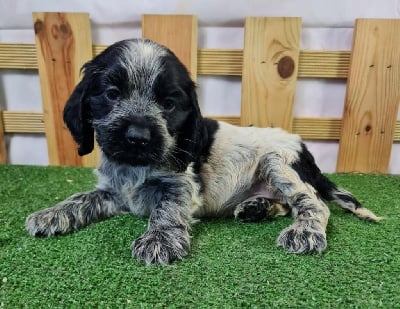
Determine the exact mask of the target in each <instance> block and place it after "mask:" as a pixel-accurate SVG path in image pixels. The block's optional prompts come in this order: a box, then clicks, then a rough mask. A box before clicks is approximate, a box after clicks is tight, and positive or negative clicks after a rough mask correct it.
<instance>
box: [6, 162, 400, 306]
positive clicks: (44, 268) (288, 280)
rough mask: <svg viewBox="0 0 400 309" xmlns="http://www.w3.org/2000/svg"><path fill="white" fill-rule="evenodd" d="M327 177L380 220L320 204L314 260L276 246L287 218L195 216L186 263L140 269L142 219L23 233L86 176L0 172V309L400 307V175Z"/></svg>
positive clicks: (88, 179)
mask: <svg viewBox="0 0 400 309" xmlns="http://www.w3.org/2000/svg"><path fill="white" fill-rule="evenodd" d="M328 177H329V178H330V179H331V180H333V181H335V182H337V183H338V184H340V185H342V186H344V187H345V188H346V189H348V190H350V191H352V192H353V193H354V194H355V195H356V196H357V197H358V198H359V199H360V201H361V202H363V203H364V204H365V206H367V207H369V208H370V209H371V210H373V211H375V212H376V213H377V214H378V215H381V216H384V217H386V220H385V221H384V222H382V223H379V224H374V223H369V222H365V221H361V220H359V219H357V218H356V217H354V216H352V215H350V214H348V213H345V212H344V211H343V210H342V209H339V208H337V207H336V206H334V205H331V204H330V205H329V207H330V209H331V211H332V215H331V218H330V222H329V224H328V229H327V236H328V248H327V250H326V251H324V253H322V254H313V255H293V254H289V253H286V252H285V251H283V249H281V248H278V247H276V245H275V240H276V237H277V236H278V235H279V232H280V231H281V230H282V229H283V228H284V227H286V226H287V225H289V224H290V222H291V219H290V218H279V219H276V220H274V221H272V222H263V223H257V224H254V223H250V224H241V223H238V222H234V221H233V220H229V219H227V220H204V221H202V222H200V223H198V224H196V225H195V226H194V227H193V230H192V236H193V239H192V250H191V253H190V255H189V256H188V257H187V258H186V259H184V260H183V261H178V262H175V263H173V265H171V266H168V267H166V266H155V267H154V266H153V267H147V266H145V265H144V263H142V262H139V261H136V260H134V259H133V258H131V250H130V246H131V243H132V241H133V240H134V239H135V238H137V237H138V236H139V235H140V234H141V233H142V232H143V231H144V230H145V228H146V225H147V223H146V220H145V219H140V218H135V217H132V216H129V215H127V216H121V217H116V218H113V219H109V220H106V221H103V222H100V223H98V224H95V225H91V226H89V227H87V228H85V229H83V230H81V231H78V232H76V233H74V234H70V235H66V236H58V237H53V238H48V239H38V238H33V237H30V236H28V235H27V234H26V232H25V230H24V221H25V218H26V216H27V215H28V214H30V213H31V212H32V211H34V210H38V209H41V208H45V207H49V206H51V205H53V204H54V203H56V202H57V201H60V200H62V199H64V198H66V197H67V196H69V195H70V194H72V193H75V192H78V191H85V190H88V189H91V188H92V187H93V185H94V184H95V181H96V180H95V177H94V176H93V173H92V171H91V170H90V169H84V168H65V167H62V168H57V167H32V166H11V165H4V166H0V185H1V186H0V308H23V307H26V308H47V307H49V308H70V307H73V308H74V307H77V308H154V307H156V308H157V307H159V308H165V307H172V308H174V307H177V308H203V307H204V308H206V307H208V308H209V307H211V308H235V307H252V308H257V307H258V308H265V307H273V306H276V307H292V308H295V307H302V308H306V307H315V308H327V307H341V308H376V307H385V308H395V307H399V306H400V293H399V291H400V221H399V219H400V177H399V176H375V175H336V174H334V175H328Z"/></svg>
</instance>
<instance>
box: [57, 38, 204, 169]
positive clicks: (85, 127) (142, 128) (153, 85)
mask: <svg viewBox="0 0 400 309" xmlns="http://www.w3.org/2000/svg"><path fill="white" fill-rule="evenodd" d="M83 70H84V76H83V79H82V81H81V82H80V83H79V84H78V85H77V86H76V88H75V90H74V92H73V93H72V95H71V97H70V99H69V100H68V102H67V104H66V106H65V109H64V121H65V123H66V124H67V126H68V128H69V130H70V131H71V134H72V136H73V137H74V139H75V141H76V142H77V143H78V145H79V149H78V152H79V154H80V155H85V154H87V153H90V152H91V151H92V150H93V139H94V133H96V134H95V135H96V139H97V142H98V144H99V146H100V148H101V150H102V152H103V153H104V154H105V156H107V158H108V159H109V160H112V161H115V162H117V163H123V164H129V165H157V164H163V163H165V161H166V160H169V161H171V160H173V161H175V162H176V163H177V165H178V166H179V167H180V168H181V169H184V168H186V166H187V165H188V164H189V163H190V162H192V161H196V160H198V157H199V153H200V151H201V147H202V143H203V139H204V138H205V136H206V131H205V129H204V125H203V119H202V117H201V113H200V110H199V106H198V103H197V95H196V91H195V84H194V83H193V81H192V80H191V78H190V76H189V74H188V72H187V70H186V68H185V67H184V65H183V64H182V63H181V62H180V61H179V60H178V59H177V57H176V56H175V55H174V54H173V53H172V52H171V51H170V50H168V49H167V48H166V47H164V46H161V45H158V44H156V43H154V42H152V41H150V40H144V39H143V40H142V39H134V40H125V41H121V42H118V43H115V44H113V45H111V46H110V47H108V48H107V49H106V50H105V51H104V52H102V53H101V54H100V55H98V56H97V57H95V58H94V59H93V60H91V61H90V62H88V63H86V64H85V65H84V67H83Z"/></svg>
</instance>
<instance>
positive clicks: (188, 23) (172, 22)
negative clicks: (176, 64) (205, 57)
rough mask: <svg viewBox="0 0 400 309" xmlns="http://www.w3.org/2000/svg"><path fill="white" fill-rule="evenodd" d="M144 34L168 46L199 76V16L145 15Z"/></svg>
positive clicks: (143, 22) (190, 70) (194, 77)
mask: <svg viewBox="0 0 400 309" xmlns="http://www.w3.org/2000/svg"><path fill="white" fill-rule="evenodd" d="M142 36H143V37H144V38H147V39H151V40H153V41H155V42H157V43H159V44H162V45H165V46H167V47H168V48H169V49H170V50H172V51H173V52H174V54H175V55H176V56H177V57H178V58H179V60H180V61H182V63H183V64H184V65H185V66H186V68H187V69H188V71H189V72H190V73H191V76H192V79H193V80H196V78H197V17H196V16H193V15H143V16H142Z"/></svg>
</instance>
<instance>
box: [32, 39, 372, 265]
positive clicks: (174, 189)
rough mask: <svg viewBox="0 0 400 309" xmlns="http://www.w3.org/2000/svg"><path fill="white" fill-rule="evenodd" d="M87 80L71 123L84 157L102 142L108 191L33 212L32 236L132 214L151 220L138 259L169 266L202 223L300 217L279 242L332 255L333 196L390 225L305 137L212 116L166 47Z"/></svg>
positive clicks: (121, 56) (130, 49)
mask: <svg viewBox="0 0 400 309" xmlns="http://www.w3.org/2000/svg"><path fill="white" fill-rule="evenodd" d="M84 73H85V74H84V78H83V79H82V81H81V82H80V83H79V84H78V85H77V87H76V89H75V90H74V92H73V94H72V95H71V98H70V99H69V101H68V102H67V104H66V107H65V110H64V120H65V122H66V124H67V126H68V128H69V129H70V131H71V134H72V136H73V137H74V139H75V141H76V142H77V144H78V146H79V149H78V152H79V154H80V155H85V154H87V153H89V152H91V151H92V150H93V144H94V141H93V139H94V136H96V138H97V142H98V144H99V146H100V149H101V160H100V164H99V166H98V168H97V170H96V174H97V176H98V184H97V186H96V188H95V189H94V190H93V191H91V192H85V193H78V194H75V195H73V196H71V197H69V198H67V199H66V200H65V201H62V202H61V203H59V204H57V205H55V206H53V207H51V208H48V209H44V210H41V211H38V212H35V213H33V214H31V215H30V216H28V218H27V219H26V229H27V231H28V233H29V234H31V235H34V236H46V237H47V236H52V235H56V234H65V233H69V232H73V231H75V230H78V229H80V228H83V227H85V226H87V225H88V224H91V223H93V222H96V221H99V220H102V219H105V218H108V217H112V216H115V215H120V214H126V213H131V214H133V215H137V216H145V217H148V218H149V220H148V227H147V230H146V231H145V232H144V234H143V235H142V236H140V237H139V238H138V239H136V240H135V241H134V242H133V244H132V255H133V256H134V257H136V258H138V259H141V260H144V261H145V262H146V263H147V264H169V263H171V262H172V261H173V260H176V259H181V258H183V257H184V256H186V255H187V254H188V252H189V250H190V234H189V233H190V226H191V224H192V223H193V222H194V221H195V220H196V218H201V217H236V218H237V219H239V220H241V221H245V222H247V221H260V220H264V219H270V218H272V217H275V216H276V215H285V214H291V215H292V216H293V218H294V222H293V223H292V224H291V225H290V226H289V227H287V228H286V229H284V230H283V231H282V232H281V234H280V236H279V237H278V240H277V243H278V245H279V246H282V247H283V248H285V249H286V250H288V251H289V252H294V253H306V252H320V251H322V250H324V249H325V248H326V246H327V241H326V233H325V231H326V226H327V223H328V217H329V209H328V207H327V206H326V204H325V202H324V200H329V201H333V202H336V203H337V204H338V205H339V206H340V207H342V208H344V209H346V210H349V211H351V212H353V213H354V214H355V215H357V216H359V217H361V218H366V219H370V220H372V221H378V220H379V219H380V218H379V217H377V216H375V215H374V214H373V213H372V212H371V211H369V210H368V209H366V208H364V207H362V206H361V204H360V203H359V202H358V201H357V200H356V199H355V198H354V197H353V196H352V195H351V194H350V193H349V192H347V191H345V190H344V189H342V188H340V187H337V186H336V185H335V184H334V183H332V182H330V181H329V180H328V179H327V178H326V177H325V176H323V175H322V174H321V172H320V170H319V169H318V167H317V166H316V165H315V162H314V159H313V158H312V156H311V154H310V153H309V152H308V150H307V149H306V147H305V145H304V144H303V143H302V141H301V139H300V137H299V136H297V135H293V134H289V133H287V132H285V131H284V130H281V129H279V128H254V127H248V128H240V127H236V126H232V125H230V124H227V123H223V122H216V121H214V120H210V119H205V118H203V117H202V116H201V113H200V110H199V106H198V103H197V96H196V92H195V85H194V83H193V82H192V80H191V79H190V76H189V73H188V72H187V71H186V69H185V68H184V66H183V65H182V64H181V63H180V62H179V60H178V59H177V58H176V57H175V55H174V54H173V53H172V52H171V51H169V50H168V49H167V48H165V47H163V46H160V45H158V44H156V43H154V42H152V41H150V40H140V39H137V40H126V41H121V42H118V43H116V44H114V45H112V46H110V47H109V48H108V49H106V50H105V51H104V52H103V53H102V54H100V55H99V56H97V57H96V58H94V59H93V60H92V61H90V62H89V63H87V64H86V65H85V66H84ZM94 133H96V134H94Z"/></svg>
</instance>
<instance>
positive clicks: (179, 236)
mask: <svg viewBox="0 0 400 309" xmlns="http://www.w3.org/2000/svg"><path fill="white" fill-rule="evenodd" d="M189 246H190V244H189V235H188V233H187V232H186V231H185V230H183V229H175V228H174V229H167V230H151V231H147V232H146V233H144V234H143V235H142V236H141V237H139V238H138V239H137V240H135V241H134V242H133V244H132V256H133V257H135V258H137V259H139V260H144V261H145V262H146V264H147V265H155V264H162V265H167V264H170V263H171V262H172V261H174V260H177V259H182V258H183V257H184V256H186V255H187V254H188V253H189Z"/></svg>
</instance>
